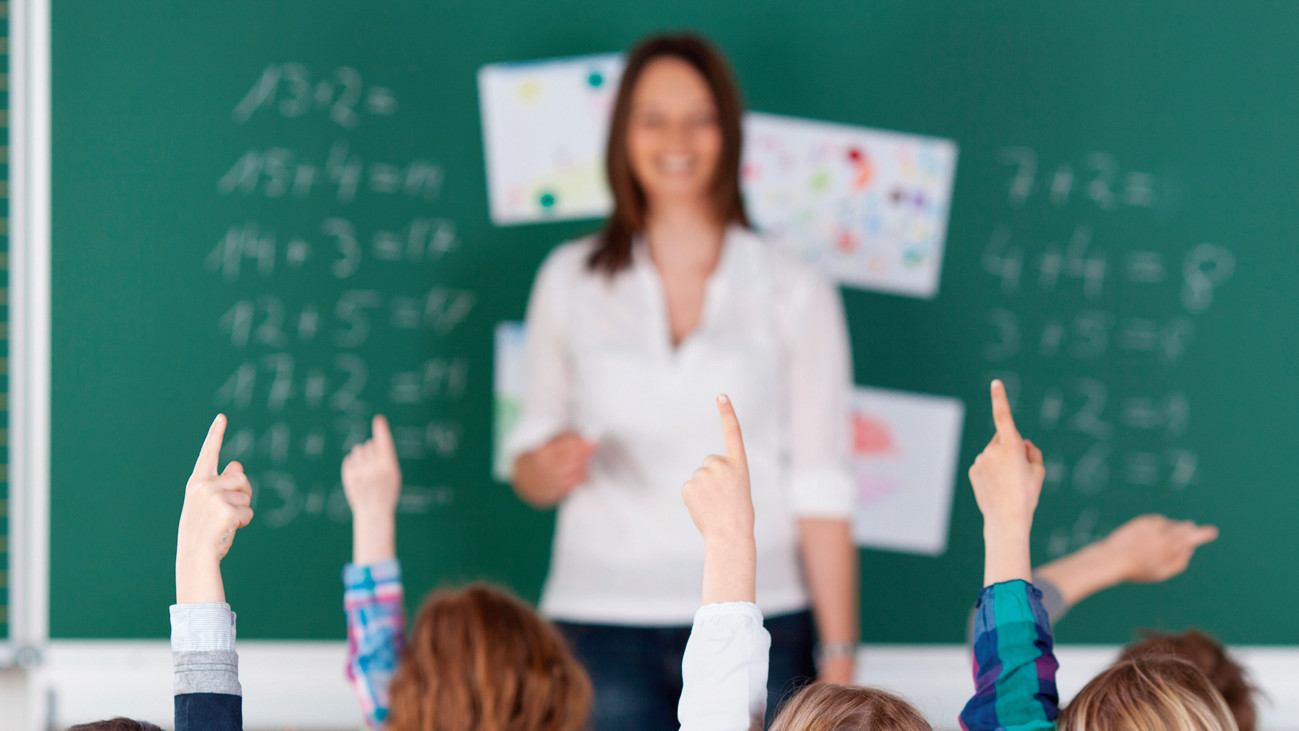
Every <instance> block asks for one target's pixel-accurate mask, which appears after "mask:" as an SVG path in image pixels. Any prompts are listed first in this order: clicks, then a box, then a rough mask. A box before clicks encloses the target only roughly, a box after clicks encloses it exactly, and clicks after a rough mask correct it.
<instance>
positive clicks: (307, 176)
mask: <svg viewBox="0 0 1299 731" xmlns="http://www.w3.org/2000/svg"><path fill="white" fill-rule="evenodd" d="M442 183H443V172H442V166H441V165H438V164H436V163H434V162H431V161H429V160H426V159H414V160H409V161H406V162H394V161H391V160H386V161H379V160H369V161H367V160H365V159H364V158H363V157H361V156H360V155H356V154H353V153H352V152H351V147H350V146H349V145H348V144H347V142H345V141H342V140H339V141H337V142H335V143H334V144H333V146H332V147H330V148H329V153H328V154H327V155H326V156H325V159H324V162H321V161H320V159H319V158H311V157H306V156H303V155H301V154H299V153H297V152H295V151H293V150H290V149H288V148H286V147H270V148H265V149H260V150H258V149H253V150H248V151H247V152H245V153H243V154H242V155H240V156H239V158H238V159H237V160H235V163H234V164H233V165H231V166H230V168H229V169H228V170H226V172H225V174H224V175H222V176H221V178H220V179H219V180H218V181H217V190H218V191H219V192H220V193H221V194H222V195H231V194H234V193H238V194H241V195H246V196H247V195H262V196H265V197H266V198H272V199H274V198H283V197H285V196H290V197H292V198H299V199H303V198H309V197H310V196H311V194H312V192H313V191H316V190H319V189H321V188H322V187H324V186H332V188H333V189H334V195H335V196H336V197H337V199H338V201H339V202H340V203H351V202H352V201H354V200H355V199H356V196H357V193H358V192H360V191H362V190H365V191H368V192H369V193H372V194H374V195H378V196H404V197H406V198H411V199H416V200H423V201H435V200H437V198H438V196H439V195H440V194H441V192H442Z"/></svg>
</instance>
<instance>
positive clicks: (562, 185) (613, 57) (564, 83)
mask: <svg viewBox="0 0 1299 731" xmlns="http://www.w3.org/2000/svg"><path fill="white" fill-rule="evenodd" d="M622 67H623V57H622V54H617V53H611V54H601V55H595V56H577V57H572V58H561V59H552V60H546V61H533V62H525V63H498V64H489V65H487V66H483V67H482V68H480V69H479V70H478V95H479V108H480V109H481V113H482V123H483V149H484V152H485V154H486V157H487V192H488V200H489V207H490V210H491V217H492V222H493V223H495V224H496V225H498V226H505V225H511V224H520V223H533V222H538V221H556V220H564V219H575V218H598V217H601V216H605V215H608V213H609V211H610V209H611V208H612V205H613V201H612V198H610V196H609V191H608V187H607V185H606V183H605V176H604V146H605V137H606V134H607V128H608V119H609V117H610V115H611V114H612V112H613V102H614V96H615V95H616V94H617V91H618V79H619V77H620V76H621V74H622Z"/></svg>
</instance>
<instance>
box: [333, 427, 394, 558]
mask: <svg viewBox="0 0 1299 731" xmlns="http://www.w3.org/2000/svg"><path fill="white" fill-rule="evenodd" d="M370 428H371V431H372V436H371V438H370V439H369V440H368V441H365V442H362V443H361V444H358V445H356V446H354V447H352V451H351V452H349V453H348V455H347V457H345V458H344V459H343V493H344V494H345V495H346V496H347V505H348V507H350V508H351V509H352V562H353V563H355V564H358V565H363V564H372V563H375V562H378V561H382V560H384V559H388V558H393V557H394V556H396V555H397V548H396V534H397V528H396V516H397V501H398V499H399V498H400V497H401V468H400V467H399V466H398V464H397V449H396V447H394V446H393V442H392V432H391V431H389V429H388V420H387V419H385V418H383V417H382V416H375V417H374V420H373V422H372V423H371V426H370Z"/></svg>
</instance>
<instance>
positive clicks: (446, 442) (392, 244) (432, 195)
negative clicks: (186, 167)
mask: <svg viewBox="0 0 1299 731" xmlns="http://www.w3.org/2000/svg"><path fill="white" fill-rule="evenodd" d="M376 78H377V77H376ZM249 81H250V82H251V83H250V86H248V87H246V91H244V92H243V93H242V96H240V97H239V98H237V99H233V100H231V104H232V105H231V107H230V108H231V110H232V112H231V117H230V120H231V123H233V124H234V125H239V126H241V127H242V129H243V130H244V132H245V133H246V134H248V135H253V137H252V139H251V141H249V140H246V139H243V141H241V142H240V149H236V150H231V151H230V153H231V154H230V157H229V159H231V160H233V163H231V164H229V165H228V166H227V167H225V168H224V169H219V170H216V171H213V177H214V178H215V180H216V191H215V194H216V195H217V196H220V197H221V198H223V199H224V200H225V201H226V202H227V203H228V204H230V206H231V207H233V209H234V210H236V211H240V214H237V215H236V216H234V217H233V218H234V220H228V221H225V222H223V226H224V228H225V230H224V231H221V230H216V231H213V232H212V238H211V241H212V242H214V243H213V244H212V245H210V246H205V247H203V248H202V251H201V253H200V255H199V257H198V258H197V260H196V266H198V267H201V268H202V269H204V270H206V271H207V272H208V275H209V276H210V277H212V278H213V279H214V280H215V281H218V282H220V283H222V285H223V286H224V287H225V288H226V291H227V292H228V298H227V299H226V301H225V302H224V303H221V304H220V306H219V307H217V308H215V310H214V312H213V314H212V324H213V325H214V326H215V327H214V331H213V335H214V336H215V338H216V342H217V343H218V344H219V345H221V347H223V348H224V349H225V352H226V354H227V355H228V356H229V370H227V371H225V373H224V374H223V375H222V376H221V377H220V379H219V381H217V382H215V383H213V390H212V394H213V402H214V405H215V406H216V407H217V408H219V409H221V410H223V411H226V412H227V413H229V414H230V417H231V422H230V423H231V428H230V431H229V433H228V434H227V437H226V440H225V444H224V447H223V450H222V451H223V456H225V457H226V458H227V459H238V460H240V461H242V462H243V463H244V464H245V466H246V469H247V470H248V474H249V476H250V479H251V480H252V482H253V487H254V501H255V508H256V510H257V512H258V522H257V525H258V526H264V527H265V528H268V529H276V528H282V527H284V526H288V525H291V524H294V523H297V522H306V521H324V522H326V523H328V522H338V523H344V522H347V521H348V520H350V519H351V516H350V512H349V509H348V506H347V499H346V496H345V495H344V493H343V491H342V487H341V485H340V484H339V483H338V474H339V472H338V470H339V463H340V462H341V460H342V458H343V456H344V455H345V454H346V453H347V452H348V451H349V450H350V449H352V448H353V447H354V446H355V445H357V444H359V443H361V442H363V441H364V440H366V439H368V438H369V437H370V428H371V427H370V419H371V417H372V416H373V415H374V414H375V413H376V412H377V411H382V412H383V413H384V414H385V415H386V416H387V417H388V420H389V423H390V425H391V428H392V435H393V441H394V446H395V448H396V451H397V455H398V458H399V459H400V460H401V461H402V467H403V472H404V473H405V474H406V475H408V476H410V475H419V474H421V471H420V467H421V466H424V467H436V468H437V469H438V470H439V471H445V470H446V469H447V468H448V467H449V466H450V465H451V464H452V463H454V462H455V461H457V460H458V459H460V457H461V452H462V445H463V444H464V443H465V425H464V422H463V421H462V419H461V418H460V417H459V412H460V411H461V410H463V406H462V405H461V403H462V399H463V398H464V396H465V393H466V391H467V389H468V387H469V384H470V379H471V377H472V375H473V374H472V373H471V371H470V368H469V361H468V359H467V358H466V357H465V356H464V354H463V352H461V351H459V350H457V349H456V348H457V345H456V343H457V342H458V338H456V337H453V336H456V335H457V333H458V331H459V330H460V328H461V327H462V326H464V325H465V323H466V322H467V321H469V320H470V319H471V318H472V317H474V315H475V313H476V312H477V310H478V305H479V297H478V294H477V293H476V292H475V291H474V290H472V289H467V288H464V287H460V286H455V285H450V284H446V283H445V282H447V281H448V279H447V277H448V276H451V275H453V273H454V271H455V267H454V266H451V267H447V266H446V265H447V264H448V263H452V262H454V257H455V256H456V254H457V252H458V251H459V250H460V248H461V241H460V238H459V234H458V232H457V229H456V223H455V221H453V220H451V219H450V218H447V217H444V216H442V215H440V212H439V210H438V209H439V207H440V206H441V205H442V202H441V196H442V190H443V186H444V184H445V182H446V181H445V172H444V170H443V168H442V166H441V165H440V164H439V163H437V162H436V161H434V160H432V159H430V158H429V157H428V156H427V155H426V154H424V152H423V151H421V150H410V149H405V150H403V149H396V150H386V151H385V152H384V153H383V154H382V155H371V154H368V153H366V154H362V152H360V151H361V150H363V149H364V146H363V145H361V144H358V140H359V138H358V137H356V135H357V134H359V130H361V129H364V130H365V133H364V134H365V135H366V136H367V138H371V139H372V138H373V137H374V136H376V135H384V134H386V132H385V125H391V124H393V123H394V122H395V121H396V118H397V116H398V112H399V106H398V104H397V99H398V94H397V92H395V91H394V90H393V89H391V88H388V87H385V86H381V85H379V84H375V83H373V82H372V80H371V79H370V77H369V76H368V75H367V74H365V73H364V72H363V71H362V70H361V69H359V68H356V67H352V66H348V65H340V66H337V67H334V68H328V69H323V70H322V69H312V68H310V67H308V66H307V65H306V64H301V63H293V62H274V63H269V64H267V65H266V66H264V67H263V69H262V71H261V74H260V76H258V77H256V78H255V79H250V80H249ZM265 119H271V120H274V121H275V123H274V124H269V125H268V124H261V123H260V120H265ZM285 120H287V121H288V123H287V125H286V123H285ZM322 123H323V125H325V129H327V130H328V131H327V132H326V134H328V135H330V136H329V137H326V138H325V139H324V140H323V142H319V141H318V142H317V145H318V146H316V147H307V143H300V144H297V145H296V146H294V145H290V144H286V143H285V140H286V139H291V140H303V139H315V140H319V138H316V137H312V136H311V135H310V134H307V135H298V134H296V132H295V130H296V129H297V128H298V126H299V125H302V129H303V130H304V131H306V132H311V131H312V130H314V131H315V132H317V133H318V132H319V131H320V130H321V127H322ZM286 126H287V128H288V131H287V132H286V131H285V128H286ZM263 130H266V131H265V132H263ZM259 135H260V137H259ZM272 135H273V136H272ZM243 137H244V135H241V139H242V138H243ZM250 213H251V214H252V215H248V214H250ZM430 346H432V349H430ZM416 481H418V480H416ZM454 504H455V489H454V488H453V487H452V486H450V485H413V484H407V485H403V487H402V494H401V497H400V500H399V503H398V512H399V513H402V514H409V515H421V514H429V513H434V512H437V511H443V510H446V509H448V508H450V507H452V506H453V505H454Z"/></svg>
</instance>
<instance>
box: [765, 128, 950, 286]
mask: <svg viewBox="0 0 1299 731" xmlns="http://www.w3.org/2000/svg"><path fill="white" fill-rule="evenodd" d="M744 133H745V146H744V158H743V163H742V164H741V168H740V175H741V183H742V185H743V188H744V197H745V203H746V205H747V206H748V211H749V216H750V218H751V219H753V223H754V225H755V226H757V228H758V229H759V230H760V231H761V232H762V233H763V234H764V235H766V236H767V237H769V238H771V239H772V240H774V241H776V242H777V243H779V244H780V245H782V246H785V247H788V248H791V249H793V250H795V251H797V252H799V253H800V254H802V255H803V256H804V257H805V258H806V259H808V260H809V261H812V262H814V263H815V264H816V265H817V266H818V267H820V268H821V269H822V270H823V271H825V272H826V273H827V274H828V275H829V276H831V277H832V278H834V279H835V280H837V281H838V282H839V283H841V284H843V285H845V286H849V287H856V288H861V289H870V290H876V291H882V292H890V293H893V294H902V295H909V296H912V297H922V298H932V297H934V296H936V295H937V294H938V285H939V280H940V275H941V273H942V263H943V248H944V245H945V243H946V238H947V217H948V209H949V208H950V206H951V200H952V181H953V178H954V177H955V173H956V152H957V148H956V143H955V142H952V141H951V140H946V139H941V138H937V137H924V136H921V135H913V134H904V133H900V132H888V131H884V130H877V129H869V128H866V127H852V126H848V125H842V124H831V123H828V122H819V121H814V120H807V119H798V118H794V117H781V116H776V115H772V114H761V113H756V112H751V113H749V114H748V115H747V116H746V117H745V121H744Z"/></svg>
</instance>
